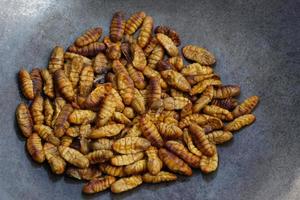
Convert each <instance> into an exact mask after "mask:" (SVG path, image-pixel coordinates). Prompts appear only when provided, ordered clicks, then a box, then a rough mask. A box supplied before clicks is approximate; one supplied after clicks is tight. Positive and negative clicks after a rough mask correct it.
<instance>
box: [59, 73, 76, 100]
mask: <svg viewBox="0 0 300 200" xmlns="http://www.w3.org/2000/svg"><path fill="white" fill-rule="evenodd" d="M54 82H55V84H56V87H57V88H58V91H59V92H60V93H61V94H62V95H63V97H64V98H65V99H66V100H67V101H70V102H71V101H73V100H74V98H75V93H74V90H73V87H72V83H71V82H70V80H69V79H68V78H67V77H66V75H65V73H64V71H63V70H57V71H56V72H55V73H54Z"/></svg>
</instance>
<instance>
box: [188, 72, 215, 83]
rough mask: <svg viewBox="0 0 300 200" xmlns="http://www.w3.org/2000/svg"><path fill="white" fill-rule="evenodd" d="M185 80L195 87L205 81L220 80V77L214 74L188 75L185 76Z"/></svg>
mask: <svg viewBox="0 0 300 200" xmlns="http://www.w3.org/2000/svg"><path fill="white" fill-rule="evenodd" d="M185 78H186V80H187V81H188V82H189V83H190V84H191V85H195V84H197V83H199V82H201V81H203V80H205V79H215V80H218V79H220V77H219V76H218V75H216V74H200V75H190V76H185Z"/></svg>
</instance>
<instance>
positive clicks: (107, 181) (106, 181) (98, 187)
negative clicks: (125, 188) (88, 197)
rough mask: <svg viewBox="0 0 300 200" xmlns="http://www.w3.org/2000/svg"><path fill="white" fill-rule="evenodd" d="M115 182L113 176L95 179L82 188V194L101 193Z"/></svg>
mask: <svg viewBox="0 0 300 200" xmlns="http://www.w3.org/2000/svg"><path fill="white" fill-rule="evenodd" d="M115 181H116V178H115V177H113V176H105V177H102V178H95V179H92V180H91V181H90V182H88V183H86V184H85V185H84V186H83V188H82V192H83V193H86V194H94V193H97V192H101V191H104V190H106V189H108V188H109V187H110V186H111V185H112V184H113V183H114V182H115Z"/></svg>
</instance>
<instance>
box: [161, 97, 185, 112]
mask: <svg viewBox="0 0 300 200" xmlns="http://www.w3.org/2000/svg"><path fill="white" fill-rule="evenodd" d="M189 103H191V101H190V100H189V99H188V98H185V97H167V98H164V99H163V105H164V108H165V110H181V109H183V108H184V107H185V106H186V105H187V104H189Z"/></svg>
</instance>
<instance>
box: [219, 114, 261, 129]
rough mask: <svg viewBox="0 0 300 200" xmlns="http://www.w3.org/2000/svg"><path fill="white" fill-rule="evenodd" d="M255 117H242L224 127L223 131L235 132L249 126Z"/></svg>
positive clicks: (250, 115) (248, 115)
mask: <svg viewBox="0 0 300 200" xmlns="http://www.w3.org/2000/svg"><path fill="white" fill-rule="evenodd" d="M255 119H256V118H255V116H254V115H253V114H246V115H242V116H240V117H238V118H236V119H234V120H233V121H232V122H230V123H228V124H226V125H225V127H224V130H225V131H237V130H240V129H241V128H243V127H244V126H247V125H250V124H252V123H253V122H254V121H255Z"/></svg>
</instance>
